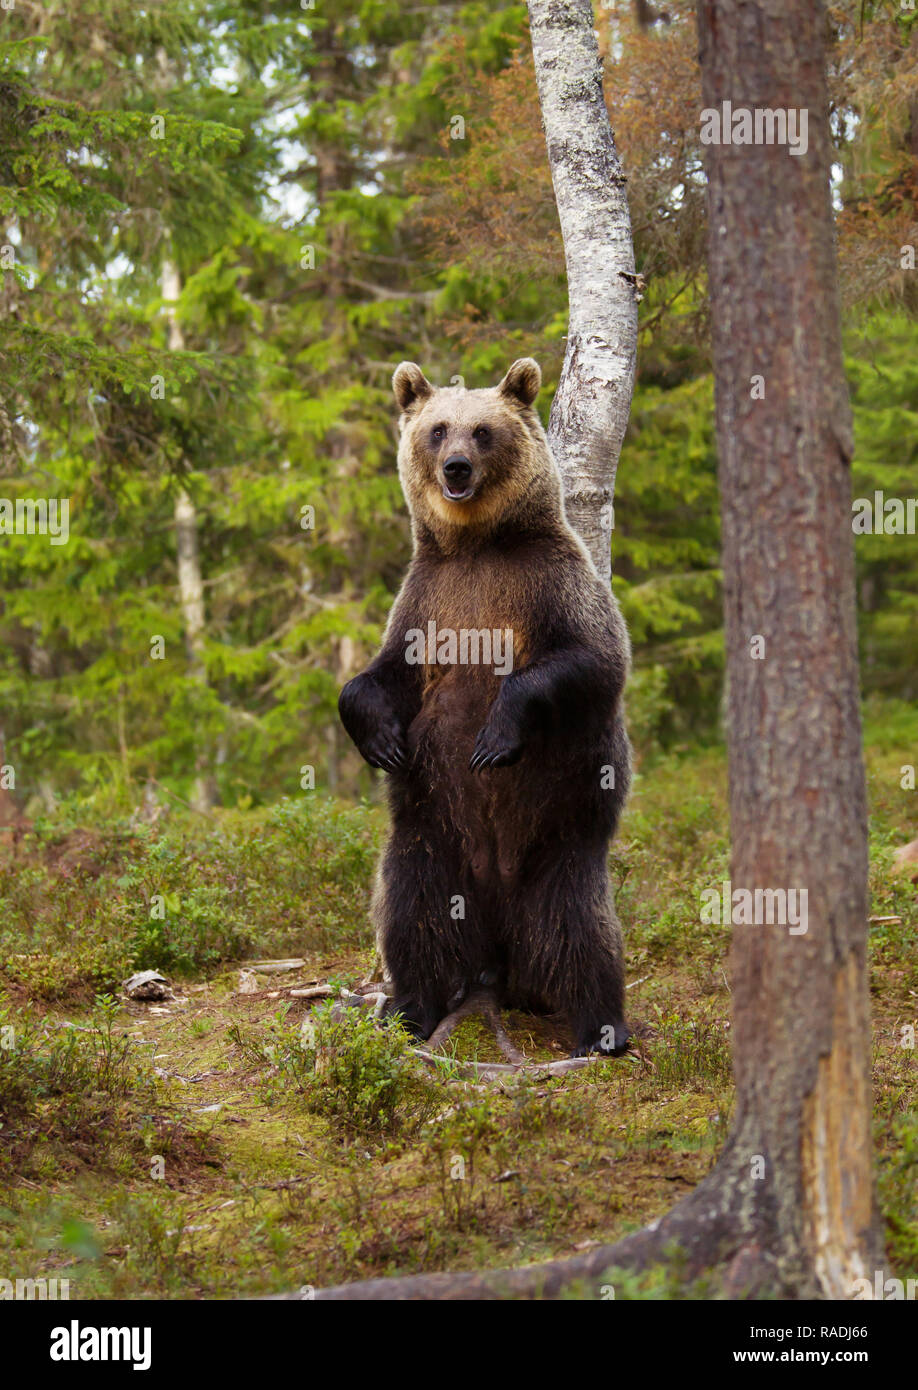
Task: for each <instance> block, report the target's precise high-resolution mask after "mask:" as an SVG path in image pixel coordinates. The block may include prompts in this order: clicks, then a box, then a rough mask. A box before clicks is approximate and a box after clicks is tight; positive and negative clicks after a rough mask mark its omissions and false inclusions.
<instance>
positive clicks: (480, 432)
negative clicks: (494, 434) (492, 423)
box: [472, 425, 491, 444]
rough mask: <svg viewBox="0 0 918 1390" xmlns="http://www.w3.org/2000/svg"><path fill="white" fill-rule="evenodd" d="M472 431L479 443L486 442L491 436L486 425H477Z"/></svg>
mask: <svg viewBox="0 0 918 1390" xmlns="http://www.w3.org/2000/svg"><path fill="white" fill-rule="evenodd" d="M472 433H473V435H474V437H475V439H476V440H477V442H478V443H479V444H487V443H488V440H489V439H490V438H491V431H490V430H489V429H488V427H487V425H478V426H477V427H476V428H475V429H474V430H473V431H472Z"/></svg>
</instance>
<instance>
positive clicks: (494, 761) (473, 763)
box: [469, 724, 523, 772]
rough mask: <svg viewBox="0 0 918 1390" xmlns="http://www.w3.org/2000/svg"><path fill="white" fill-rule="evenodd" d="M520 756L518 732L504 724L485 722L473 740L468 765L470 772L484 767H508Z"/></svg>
mask: <svg viewBox="0 0 918 1390" xmlns="http://www.w3.org/2000/svg"><path fill="white" fill-rule="evenodd" d="M522 756H523V741H522V739H521V738H520V736H519V734H518V733H516V732H515V731H512V730H511V729H509V728H507V727H506V726H504V727H503V728H502V727H501V726H500V725H492V724H486V725H485V726H484V728H483V729H482V730H481V732H480V733H479V735H478V737H477V738H476V740H475V751H474V752H473V754H472V756H471V759H470V761H469V767H470V768H471V770H472V772H480V771H481V770H482V769H483V768H486V767H510V766H511V765H512V764H513V763H518V762H519V760H520V758H521V757H522Z"/></svg>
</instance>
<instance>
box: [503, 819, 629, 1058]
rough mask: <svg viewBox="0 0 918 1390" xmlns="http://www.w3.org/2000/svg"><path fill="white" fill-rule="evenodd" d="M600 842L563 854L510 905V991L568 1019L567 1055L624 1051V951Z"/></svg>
mask: <svg viewBox="0 0 918 1390" xmlns="http://www.w3.org/2000/svg"><path fill="white" fill-rule="evenodd" d="M605 855H606V849H605V845H603V846H601V848H599V849H598V850H596V851H594V852H592V853H590V854H584V855H582V856H572V857H566V858H565V859H564V860H563V861H562V862H561V863H560V864H555V865H553V866H552V867H551V869H550V870H549V871H548V872H543V873H541V874H539V875H537V876H536V877H535V879H534V880H533V881H532V882H531V883H530V884H528V885H527V887H526V890H525V891H524V892H523V893H521V894H520V895H519V897H518V899H517V901H516V902H515V903H514V905H513V927H512V938H511V963H510V980H509V985H510V993H511V994H512V995H513V996H514V997H516V998H518V999H527V998H528V999H529V1000H532V1001H536V1002H538V1001H544V1004H545V1006H546V1007H548V1008H549V1009H551V1010H552V1012H558V1013H564V1014H566V1016H567V1018H568V1020H569V1022H570V1026H571V1030H572V1033H573V1041H574V1047H573V1052H572V1056H574V1057H583V1056H586V1055H587V1054H589V1053H591V1052H599V1053H601V1054H603V1055H605V1056H609V1057H616V1056H619V1055H620V1054H621V1053H623V1052H625V1051H626V1050H627V1048H628V1042H629V1038H630V1036H631V1035H630V1031H629V1029H628V1025H627V1023H626V1022H625V975H624V951H623V946H622V934H621V927H620V925H619V921H618V917H617V916H616V912H615V905H614V903H613V900H612V889H611V885H610V883H609V879H608V872H607V870H606V864H605Z"/></svg>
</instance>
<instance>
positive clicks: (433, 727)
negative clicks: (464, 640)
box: [408, 666, 500, 778]
mask: <svg viewBox="0 0 918 1390" xmlns="http://www.w3.org/2000/svg"><path fill="white" fill-rule="evenodd" d="M499 690H500V681H499V678H498V677H496V676H495V675H493V674H492V673H491V672H490V671H485V670H482V669H481V668H480V667H474V666H450V667H446V668H438V667H433V668H432V674H431V676H430V677H429V678H428V683H427V686H426V689H425V691H424V697H423V700H422V703H421V709H420V713H419V714H418V715H417V716H416V717H415V718H414V720H412V723H411V725H410V726H409V729H408V744H409V748H410V750H411V753H412V754H413V760H414V764H415V766H416V767H417V768H418V769H419V770H421V771H426V772H427V773H428V775H430V776H436V777H438V778H439V777H440V776H442V775H443V774H452V775H456V774H457V773H458V772H459V771H460V769H463V768H464V769H466V770H467V768H468V762H469V759H470V758H471V756H472V750H473V749H474V747H475V739H476V738H477V736H478V731H479V729H481V728H482V726H483V725H484V723H485V722H486V720H487V717H488V713H489V711H490V709H491V705H492V704H493V703H494V701H495V699H496V698H497V695H498V693H499Z"/></svg>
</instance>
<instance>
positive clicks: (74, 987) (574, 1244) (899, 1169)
mask: <svg viewBox="0 0 918 1390" xmlns="http://www.w3.org/2000/svg"><path fill="white" fill-rule="evenodd" d="M866 745H867V760H868V771H869V778H870V798H871V887H872V894H873V898H872V907H871V914H872V917H873V918H874V919H880V920H874V921H873V922H872V924H871V928H870V971H871V999H872V1007H873V1029H874V1047H873V1053H874V1087H875V1112H876V1143H877V1153H878V1165H877V1172H878V1191H879V1199H880V1205H881V1209H882V1212H883V1218H884V1221H885V1228H886V1240H887V1255H888V1265H889V1269H890V1272H896V1271H897V1270H898V1271H900V1272H901V1271H905V1273H907V1274H911V1275H912V1276H914V1273H915V1271H916V1268H918V1061H916V1052H915V1049H914V1046H912V1047H909V1046H907V1045H905V1046H903V1042H907V1040H908V1033H907V1029H908V1026H909V1025H912V1026H913V1027H914V1025H916V1024H918V950H916V931H918V887H916V883H918V874H916V875H915V877H914V879H913V878H912V877H911V876H910V875H909V874H907V873H906V874H898V875H895V874H893V873H892V852H893V849H894V848H895V847H896V846H897V845H900V844H902V843H905V842H906V841H909V840H911V839H914V838H915V835H916V801H915V798H916V796H918V792H915V791H909V790H903V789H902V788H901V785H900V780H901V771H900V769H901V768H902V766H903V765H906V764H910V763H915V762H918V710H915V709H913V708H911V707H908V706H905V705H902V704H896V705H892V704H885V705H877V706H874V707H873V708H871V709H869V710H868V716H867V727H866ZM202 827H203V828H202ZM383 827H384V821H383V815H382V812H381V811H380V810H379V808H378V807H374V806H369V805H366V804H363V805H360V806H353V805H347V804H344V803H333V802H330V801H324V800H320V799H318V798H317V797H316V796H314V795H312V796H310V795H308V794H304V796H303V798H302V799H300V800H298V801H295V802H294V801H287V802H283V803H280V804H279V805H277V806H275V807H272V808H268V809H256V810H247V811H242V810H236V811H228V810H227V811H219V812H217V813H216V814H215V816H214V817H213V819H212V820H204V819H202V818H201V817H193V816H191V815H190V814H186V813H185V812H175V811H174V812H172V813H170V814H169V815H168V816H166V817H165V818H164V819H163V820H162V821H160V822H159V823H158V824H157V825H155V826H153V827H151V826H149V825H137V824H134V823H132V822H131V821H130V819H129V818H128V817H127V816H125V817H122V818H119V817H117V816H113V815H112V814H111V809H110V808H108V809H107V810H106V809H105V808H104V807H103V806H102V805H101V803H100V802H93V801H92V800H90V801H84V802H81V803H79V804H76V803H73V804H71V803H67V804H65V805H64V806H62V807H61V808H60V811H59V812H58V813H56V814H55V815H54V816H53V817H50V818H49V819H47V820H46V821H42V822H40V823H37V824H36V825H35V826H34V829H33V830H32V832H31V833H30V834H29V835H27V836H25V837H24V838H22V839H20V841H19V842H18V843H17V844H16V845H15V846H13V845H11V844H7V845H6V846H5V847H0V932H2V936H0V1277H3V1278H10V1279H16V1278H37V1277H42V1276H44V1277H46V1278H52V1277H58V1278H67V1279H69V1281H70V1296H71V1297H73V1298H137V1297H154V1298H193V1297H207V1298H230V1297H236V1296H240V1295H241V1296H249V1297H250V1296H255V1295H259V1294H267V1293H274V1292H281V1291H287V1290H291V1289H297V1288H300V1287H303V1286H311V1287H325V1286H328V1285H331V1284H336V1283H341V1282H345V1281H349V1280H355V1279H363V1278H369V1277H373V1276H379V1275H387V1274H396V1273H399V1274H402V1273H414V1272H418V1271H433V1270H444V1269H449V1270H458V1269H474V1268H479V1267H488V1266H504V1265H512V1264H520V1263H525V1262H528V1261H533V1260H539V1259H543V1258H549V1257H555V1256H563V1255H566V1254H571V1253H573V1252H576V1251H582V1250H584V1249H586V1248H589V1247H590V1246H591V1245H593V1244H596V1243H598V1242H606V1241H612V1240H615V1239H616V1238H618V1237H620V1236H621V1235H623V1234H625V1233H626V1232H628V1231H629V1230H633V1229H636V1228H637V1227H639V1226H641V1225H643V1224H644V1223H645V1222H647V1221H648V1220H650V1219H652V1218H654V1217H656V1216H659V1215H660V1214H662V1213H663V1212H664V1211H665V1210H666V1209H667V1208H668V1207H670V1206H671V1205H672V1204H673V1202H674V1201H675V1200H676V1199H677V1198H678V1197H680V1196H682V1195H683V1194H684V1193H685V1192H687V1191H689V1189H690V1188H691V1187H692V1186H693V1185H694V1184H695V1183H697V1182H698V1180H699V1179H700V1178H701V1177H702V1176H703V1175H704V1173H705V1172H707V1170H708V1169H709V1167H710V1166H711V1165H712V1163H713V1161H714V1159H715V1156H716V1153H717V1151H718V1148H719V1147H720V1145H721V1143H722V1141H723V1138H724V1136H725V1134H726V1131H727V1128H728V1125H729V1120H730V1114H731V1107H732V1103H733V1087H732V1079H731V1072H730V1032H729V1030H730V1021H729V1019H730V993H729V983H728V980H729V964H728V959H727V944H728V933H729V929H728V928H724V927H721V926H718V925H716V924H703V923H701V922H700V920H699V917H700V908H699V904H700V893H701V890H702V888H706V887H711V886H719V885H720V883H721V882H722V881H723V880H724V879H726V878H728V876H729V871H728V867H727V862H728V861H727V807H726V777H725V758H724V753H723V749H721V748H717V747H714V748H710V749H703V750H699V749H697V748H692V749H683V750H674V751H671V752H670V753H669V754H668V755H667V756H666V757H665V758H657V759H656V760H654V761H653V762H650V761H647V762H645V763H644V765H643V766H642V767H641V768H640V771H639V775H638V777H637V779H636V783H635V788H634V792H633V794H632V798H631V802H630V804H629V807H628V810H627V813H626V816H625V820H624V823H623V827H622V831H621V835H620V837H619V839H618V841H617V842H616V845H615V847H614V854H613V858H612V867H613V875H614V879H615V882H616V884H617V889H618V892H617V901H618V907H619V914H620V916H621V918H622V922H623V924H624V927H625V933H626V940H627V967H628V979H629V982H630V983H629V990H628V1000H629V1016H630V1019H631V1021H632V1025H633V1026H634V1027H635V1032H636V1035H637V1040H636V1045H635V1048H634V1050H633V1051H632V1052H631V1053H629V1055H627V1056H626V1057H624V1058H622V1059H620V1060H605V1059H602V1060H597V1062H596V1063H595V1065H591V1066H590V1067H589V1068H587V1069H586V1070H584V1071H581V1072H574V1073H571V1074H568V1075H565V1076H563V1077H558V1078H552V1079H546V1077H545V1076H544V1075H542V1076H535V1077H532V1076H527V1075H522V1076H520V1077H518V1078H511V1079H502V1080H501V1081H500V1082H498V1083H490V1084H483V1083H479V1084H476V1083H475V1082H474V1081H469V1080H468V1079H467V1078H465V1077H461V1078H460V1077H459V1076H457V1075H453V1076H448V1075H445V1076H441V1075H440V1074H436V1075H434V1074H432V1073H431V1072H430V1071H429V1070H427V1069H425V1068H423V1067H421V1066H419V1065H418V1064H417V1062H416V1060H415V1058H414V1057H413V1054H412V1053H411V1052H410V1049H409V1048H408V1047H407V1043H406V1041H405V1040H404V1038H403V1036H402V1034H401V1031H400V1030H398V1029H391V1028H390V1029H384V1030H383V1029H379V1028H377V1027H375V1026H374V1025H373V1024H372V1023H371V1022H370V1021H369V1020H368V1019H364V1018H362V1017H357V1016H356V1015H355V1018H354V1020H353V1022H350V1021H344V1022H340V1021H339V1022H335V1021H334V1020H333V1019H332V1018H331V1015H330V1008H329V1006H328V1005H327V1004H326V1005H319V1006H315V1005H314V1004H313V1003H312V1001H309V1000H306V999H303V998H297V997H295V996H292V995H291V993H290V991H291V990H293V989H302V988H304V987H308V986H310V985H312V984H313V983H314V982H324V981H326V980H331V981H333V982H335V983H337V982H340V983H342V984H353V983H355V982H356V981H358V980H361V979H363V978H364V977H366V975H367V974H368V972H369V971H370V969H371V968H372V964H373V946H372V940H371V937H370V933H369V929H368V925H367V897H368V892H369V885H370V881H371V876H372V871H373V864H374V861H375V856H376V851H377V847H378V844H379V841H380V837H381V834H382V831H383ZM285 956H293V957H296V958H302V960H303V964H302V966H300V967H297V968H294V969H292V970H285V971H280V972H278V971H273V970H271V969H266V968H264V967H262V966H259V964H258V962H263V961H265V960H267V959H269V958H280V957H285ZM139 969H157V970H160V971H161V972H162V973H163V974H165V975H166V976H168V978H169V981H170V983H171V985H172V988H173V991H174V998H172V999H166V1000H163V1001H160V1002H150V1003H143V1002H138V1001H130V1000H127V999H126V998H125V996H124V994H123V992H122V990H121V984H122V981H123V980H124V979H125V978H126V977H127V976H128V975H130V974H131V972H132V971H134V970H139ZM311 1010H312V1011H313V1012H312V1022H311V1023H310V1022H307V1025H306V1028H305V1029H304V1027H303V1024H304V1019H306V1016H307V1014H309V1013H310V1011H311ZM505 1022H506V1024H507V1028H508V1031H509V1033H510V1035H511V1037H512V1039H513V1041H514V1042H515V1043H516V1045H517V1046H518V1047H519V1048H520V1049H521V1050H522V1051H523V1052H524V1053H526V1055H527V1056H529V1057H531V1058H533V1059H543V1060H548V1059H552V1058H560V1057H563V1056H565V1055H566V1053H567V1050H568V1047H569V1040H568V1039H567V1038H566V1037H565V1036H564V1032H563V1029H562V1028H560V1027H558V1026H557V1025H556V1023H555V1022H553V1021H552V1020H550V1019H538V1020H536V1019H532V1018H528V1017H525V1016H523V1015H509V1016H507V1017H506V1018H505ZM903 1030H906V1031H903ZM912 1041H914V1037H913V1035H912ZM451 1053H452V1055H455V1056H456V1057H457V1058H460V1059H465V1060H470V1059H478V1060H479V1061H487V1060H494V1061H498V1060H501V1059H500V1054H499V1053H498V1051H497V1050H496V1044H495V1042H494V1040H493V1038H492V1036H491V1034H490V1033H489V1032H487V1030H486V1029H485V1028H484V1026H483V1025H482V1023H481V1022H480V1021H479V1020H477V1019H474V1018H472V1019H469V1020H467V1021H466V1022H464V1023H463V1024H462V1025H461V1027H460V1028H459V1030H458V1031H457V1033H456V1034H454V1037H453V1039H452V1040H451ZM581 1292H582V1294H583V1296H584V1297H600V1296H601V1293H600V1290H599V1288H598V1287H597V1288H596V1289H585V1290H582V1291H581ZM716 1292H717V1291H716V1288H714V1287H713V1286H711V1287H708V1286H703V1285H702V1286H696V1287H695V1288H694V1289H692V1290H688V1291H687V1290H686V1289H685V1288H684V1287H682V1286H681V1285H680V1284H679V1271H678V1268H676V1267H670V1268H668V1269H662V1268H661V1269H657V1270H653V1271H650V1272H648V1273H647V1274H645V1275H642V1276H639V1277H637V1276H629V1277H627V1278H624V1279H621V1278H616V1297H618V1298H622V1297H625V1298H629V1297H630V1298H667V1297H673V1296H679V1297H685V1296H686V1294H687V1293H689V1294H692V1295H694V1296H708V1297H710V1296H716Z"/></svg>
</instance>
